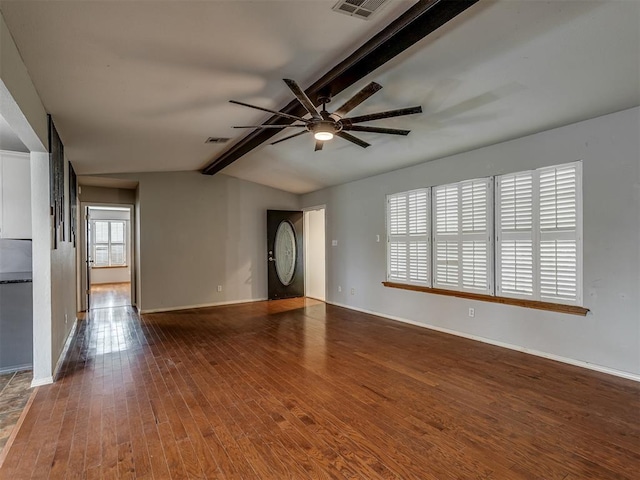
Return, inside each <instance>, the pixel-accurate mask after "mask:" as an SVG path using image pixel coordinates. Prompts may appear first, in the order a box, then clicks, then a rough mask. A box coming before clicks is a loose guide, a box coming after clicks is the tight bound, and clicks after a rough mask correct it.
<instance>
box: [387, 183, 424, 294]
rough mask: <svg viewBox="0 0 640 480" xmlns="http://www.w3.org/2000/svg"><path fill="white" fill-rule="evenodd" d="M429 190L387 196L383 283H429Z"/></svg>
mask: <svg viewBox="0 0 640 480" xmlns="http://www.w3.org/2000/svg"><path fill="white" fill-rule="evenodd" d="M429 198H430V189H428V188H421V189H419V190H411V191H409V192H402V193H396V194H393V195H388V196H387V280H388V281H390V282H399V283H409V284H415V285H426V286H429V285H430V284H431V279H430V270H431V265H430V263H431V262H430V257H431V249H430V241H429V239H430V234H431V231H430V230H431V228H430V227H431V221H430V216H429V208H430V205H429V203H430V202H429Z"/></svg>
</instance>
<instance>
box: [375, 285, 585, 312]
mask: <svg viewBox="0 0 640 480" xmlns="http://www.w3.org/2000/svg"><path fill="white" fill-rule="evenodd" d="M382 285H384V286H385V287H390V288H399V289H402V290H413V291H415V292H423V293H434V294H436V295H447V296H450V297H458V298H467V299H469V300H478V301H481V302H492V303H502V304H504V305H515V306H517V307H526V308H535V309H538V310H548V311H551V312H559V313H568V314H571V315H582V316H586V315H587V313H589V309H588V308H585V307H579V306H577V305H561V304H559V303H550V302H540V301H538V300H524V299H520V298H508V297H494V296H493V295H483V294H480V293H470V292H460V291H456V290H444V289H442V288H430V287H421V286H419V285H406V284H404V283H393V282H382Z"/></svg>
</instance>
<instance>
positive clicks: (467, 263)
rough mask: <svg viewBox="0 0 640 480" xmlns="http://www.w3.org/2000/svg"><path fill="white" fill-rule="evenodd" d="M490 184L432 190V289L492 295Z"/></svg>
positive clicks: (482, 181) (484, 181)
mask: <svg viewBox="0 0 640 480" xmlns="http://www.w3.org/2000/svg"><path fill="white" fill-rule="evenodd" d="M491 183H492V182H491V179H490V178H483V179H475V180H469V181H465V182H460V183H455V184H449V185H441V186H438V187H434V189H433V192H434V193H433V202H434V217H435V225H434V254H435V260H434V262H435V273H434V280H433V285H434V287H437V288H445V289H454V290H464V291H473V292H476V293H484V294H491V293H492V282H491V278H492V275H493V272H492V259H493V255H492V244H491V232H492V217H493V214H492V195H491V191H492V188H491Z"/></svg>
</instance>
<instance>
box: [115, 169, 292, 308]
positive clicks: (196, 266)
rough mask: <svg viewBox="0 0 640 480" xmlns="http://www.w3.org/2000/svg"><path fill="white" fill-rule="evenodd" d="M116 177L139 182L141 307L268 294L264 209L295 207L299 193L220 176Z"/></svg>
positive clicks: (208, 302)
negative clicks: (220, 290) (219, 286)
mask: <svg viewBox="0 0 640 480" xmlns="http://www.w3.org/2000/svg"><path fill="white" fill-rule="evenodd" d="M118 178H125V179H134V180H137V181H138V182H139V185H138V207H139V216H138V220H139V222H140V230H139V235H140V237H139V238H140V240H139V241H140V256H139V261H140V269H139V272H140V289H141V290H140V296H139V298H138V308H140V309H141V310H142V311H143V312H145V311H150V310H166V309H177V308H180V307H190V306H201V305H213V304H219V303H226V302H241V301H249V300H259V299H265V298H266V297H267V270H266V264H267V260H266V252H267V248H266V228H267V227H266V215H267V213H266V212H267V209H279V210H295V209H297V208H298V203H299V198H298V196H297V195H294V194H291V193H287V192H283V191H280V190H276V189H273V188H269V187H265V186H262V185H258V184H255V183H251V182H247V181H244V180H239V179H236V178H233V177H229V176H226V175H221V174H218V175H215V176H207V175H202V174H201V173H199V172H169V173H139V174H123V175H118ZM218 285H222V287H223V291H222V292H218V291H217V286H218Z"/></svg>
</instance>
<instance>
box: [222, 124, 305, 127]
mask: <svg viewBox="0 0 640 480" xmlns="http://www.w3.org/2000/svg"><path fill="white" fill-rule="evenodd" d="M291 127H306V125H271V124H269V125H239V126H234V127H231V128H291Z"/></svg>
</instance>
